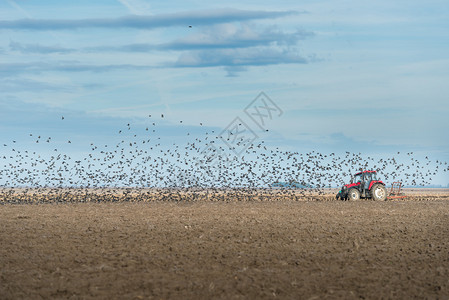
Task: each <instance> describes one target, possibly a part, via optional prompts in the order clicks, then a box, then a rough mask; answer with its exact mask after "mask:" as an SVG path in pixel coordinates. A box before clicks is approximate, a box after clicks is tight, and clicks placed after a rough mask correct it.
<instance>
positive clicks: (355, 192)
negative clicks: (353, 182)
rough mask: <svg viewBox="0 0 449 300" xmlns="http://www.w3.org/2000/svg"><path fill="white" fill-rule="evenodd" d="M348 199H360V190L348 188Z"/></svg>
mask: <svg viewBox="0 0 449 300" xmlns="http://www.w3.org/2000/svg"><path fill="white" fill-rule="evenodd" d="M348 199H349V200H353V201H355V200H359V199H360V192H359V190H358V189H354V188H353V189H350V190H349V192H348Z"/></svg>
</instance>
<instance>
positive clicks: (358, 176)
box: [354, 174, 362, 183]
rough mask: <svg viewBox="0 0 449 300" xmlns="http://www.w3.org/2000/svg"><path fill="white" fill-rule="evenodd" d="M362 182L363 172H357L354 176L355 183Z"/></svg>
mask: <svg viewBox="0 0 449 300" xmlns="http://www.w3.org/2000/svg"><path fill="white" fill-rule="evenodd" d="M357 182H362V174H357V175H355V176H354V183H357Z"/></svg>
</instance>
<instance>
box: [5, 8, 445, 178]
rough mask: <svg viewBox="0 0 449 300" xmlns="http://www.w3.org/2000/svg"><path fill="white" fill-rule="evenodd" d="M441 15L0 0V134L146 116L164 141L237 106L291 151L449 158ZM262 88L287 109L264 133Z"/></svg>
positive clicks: (221, 118) (85, 136)
mask: <svg viewBox="0 0 449 300" xmlns="http://www.w3.org/2000/svg"><path fill="white" fill-rule="evenodd" d="M448 14H449V3H448V2H447V1H425V2H423V1H394V2H392V1H375V2H372V1H282V2H277V3H276V2H273V1H245V2H241V1H228V2H226V4H215V3H212V2H206V1H144V0H119V1H95V2H92V1H75V2H70V3H66V2H61V1H38V2H36V1H25V0H22V1H19V0H15V1H13V0H6V1H5V0H3V1H0V36H1V41H0V57H1V59H0V78H1V79H0V109H1V110H0V118H1V120H0V130H1V131H2V133H1V134H0V136H1V141H2V142H3V143H5V144H10V143H11V141H12V140H16V141H17V142H20V143H22V144H23V146H24V147H34V146H35V145H33V144H31V143H30V141H29V139H28V137H29V134H30V133H34V134H39V133H42V134H43V135H51V136H53V137H54V139H55V140H58V139H60V140H61V141H62V140H65V139H66V137H68V138H70V139H72V140H73V141H74V143H73V144H75V145H76V146H72V149H75V150H76V151H81V152H82V151H83V145H84V143H88V142H90V141H96V142H97V141H98V142H105V143H106V142H108V141H110V139H113V138H114V134H115V133H116V132H117V131H118V130H120V129H121V128H123V127H125V125H126V124H127V123H129V122H131V123H133V124H136V126H141V127H145V126H147V125H148V122H150V121H149V120H148V115H150V114H151V115H153V116H160V115H161V114H164V116H165V118H164V119H163V120H161V126H162V127H161V131H162V132H163V134H164V136H165V137H166V138H168V140H170V139H178V138H179V135H180V133H179V132H183V130H185V128H189V129H190V130H192V132H201V128H203V127H201V126H200V125H199V122H201V123H203V126H204V127H205V128H209V129H211V130H212V129H214V130H217V131H219V130H221V129H223V128H226V126H227V125H228V124H229V123H230V122H231V121H232V120H234V118H235V117H237V116H239V117H241V118H242V120H244V121H245V122H247V124H248V125H249V126H250V127H251V128H252V129H253V130H254V131H255V132H256V133H257V135H258V138H259V139H260V140H264V141H265V142H266V143H267V145H269V146H271V147H280V148H282V149H286V150H289V151H299V152H301V151H311V150H315V151H320V152H323V153H330V152H338V153H343V152H344V151H351V152H361V153H363V154H366V155H378V156H382V155H386V156H388V155H391V154H392V153H396V152H398V151H401V152H408V151H414V153H415V154H416V157H418V158H421V157H424V156H429V157H432V158H433V159H434V160H443V161H449V134H448V129H449V118H447V116H448V115H449V102H448V96H449V85H448V84H447V83H448V82H449V55H448V53H449V32H448V31H447V28H449V19H448V18H447V16H448ZM261 91H264V92H265V93H266V94H267V95H268V96H269V97H270V98H271V99H272V100H273V102H275V103H276V104H277V105H278V106H279V108H281V109H282V112H283V113H282V115H281V116H279V117H278V118H277V117H276V118H273V119H272V120H270V122H269V124H268V125H267V126H268V127H269V131H268V132H266V131H264V130H261V129H260V128H258V127H257V125H255V124H254V123H251V120H250V119H248V118H247V119H245V118H246V117H247V116H246V115H245V113H244V111H243V110H244V108H245V107H246V106H247V105H248V104H249V103H251V101H252V100H253V99H254V98H255V97H256V96H257V95H259V93H260V92H261ZM62 115H64V117H65V121H66V123H65V124H64V125H61V122H60V119H61V116H62ZM180 120H182V121H183V123H182V124H183V126H184V127H183V128H182V129H173V128H178V127H175V125H179V121H180ZM184 138H185V137H184ZM27 143H28V144H27ZM77 147H78V148H77ZM75 150H73V151H75ZM434 182H435V183H438V184H444V185H446V184H447V183H449V178H448V175H447V173H445V174H440V175H438V176H437V177H436V178H435V181H434Z"/></svg>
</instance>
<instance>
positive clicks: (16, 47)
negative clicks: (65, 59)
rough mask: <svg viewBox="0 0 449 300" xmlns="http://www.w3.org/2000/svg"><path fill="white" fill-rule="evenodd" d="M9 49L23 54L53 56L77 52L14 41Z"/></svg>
mask: <svg viewBox="0 0 449 300" xmlns="http://www.w3.org/2000/svg"><path fill="white" fill-rule="evenodd" d="M9 49H10V50H11V51H19V52H22V53H40V54H51V53H60V54H65V53H71V52H75V51H76V49H71V48H64V47H60V46H45V45H41V44H22V43H19V42H14V41H11V42H9Z"/></svg>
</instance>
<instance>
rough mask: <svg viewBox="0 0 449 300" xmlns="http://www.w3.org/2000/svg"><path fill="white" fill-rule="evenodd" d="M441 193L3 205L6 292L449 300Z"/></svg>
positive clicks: (448, 212) (445, 209) (0, 251)
mask: <svg viewBox="0 0 449 300" xmlns="http://www.w3.org/2000/svg"><path fill="white" fill-rule="evenodd" d="M441 195H443V196H444V197H443V198H441V197H440V196H441ZM441 195H436V196H435V195H434V196H435V197H433V198H432V197H431V198H429V200H428V201H425V198H423V196H420V197H418V198H417V199H418V200H416V199H415V200H416V201H415V200H413V199H411V200H410V199H409V200H404V201H386V202H375V201H357V202H350V201H346V202H342V201H275V202H269V201H261V202H256V201H248V202H243V201H242V202H212V201H202V202H193V203H188V202H179V203H174V202H170V201H167V202H159V201H154V202H146V203H145V202H137V203H129V202H128V203H75V204H40V205H33V204H26V205H17V204H16V205H11V204H6V205H0V245H1V247H0V298H1V299H22V298H26V299H48V298H58V299H65V298H70V299H91V298H96V299H97V298H99V299H111V298H112V299H259V298H262V299H275V298H279V299H326V298H329V299H334V298H344V299H353V298H365V299H373V298H374V299H378V298H394V299H397V298H401V299H410V298H430V299H432V298H435V299H448V298H449V201H448V200H445V199H447V193H443V194H441ZM429 197H430V196H429Z"/></svg>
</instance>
